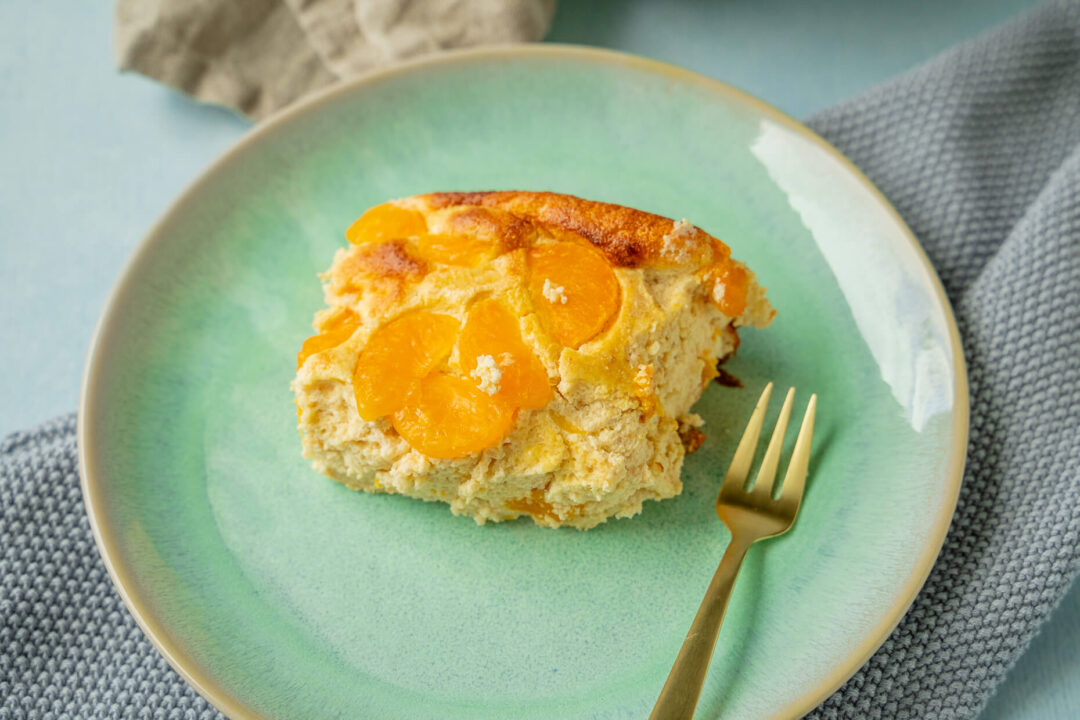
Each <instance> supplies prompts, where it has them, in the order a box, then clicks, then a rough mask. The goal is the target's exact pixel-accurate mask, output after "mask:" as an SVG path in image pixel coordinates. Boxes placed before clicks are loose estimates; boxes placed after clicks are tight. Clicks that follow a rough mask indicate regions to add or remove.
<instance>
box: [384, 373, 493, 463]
mask: <svg viewBox="0 0 1080 720" xmlns="http://www.w3.org/2000/svg"><path fill="white" fill-rule="evenodd" d="M391 419H392V421H393V423H394V429H395V430H397V431H398V434H399V435H401V437H403V438H405V440H406V442H408V443H409V445H411V446H412V447H413V448H415V449H416V450H419V451H420V452H422V453H423V454H425V455H427V456H428V457H433V458H443V459H449V458H459V457H465V456H466V455H471V454H472V453H475V452H479V451H481V450H484V449H486V448H489V447H491V446H492V445H495V444H496V443H498V442H499V440H501V439H502V438H503V436H504V435H506V433H507V432H509V430H510V426H511V425H513V423H514V410H513V408H512V407H510V406H509V405H507V404H506V403H504V402H503V401H501V400H499V399H498V398H495V397H492V396H490V395H488V394H486V393H484V392H481V391H480V390H479V389H478V388H477V387H476V384H475V383H474V382H473V381H472V380H471V379H465V378H461V377H456V376H454V375H447V374H445V373H440V372H437V373H432V374H431V375H428V376H427V377H426V378H424V379H423V380H421V381H420V383H419V384H418V385H417V386H416V388H415V389H414V390H413V392H412V393H411V395H410V396H409V399H408V401H407V402H406V403H405V405H404V407H402V408H401V409H400V410H398V411H396V412H395V413H394V414H393V416H392V418H391Z"/></svg>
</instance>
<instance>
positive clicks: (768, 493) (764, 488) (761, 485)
mask: <svg viewBox="0 0 1080 720" xmlns="http://www.w3.org/2000/svg"><path fill="white" fill-rule="evenodd" d="M794 401H795V388H789V389H788V391H787V397H785V398H784V406H783V407H782V408H780V415H779V416H778V417H777V418H776V427H775V428H773V434H772V437H771V438H769V447H768V448H766V449H765V457H764V458H762V460H761V469H760V470H758V474H757V477H756V478H755V479H754V488H753V489H754V492H757V493H760V494H761V495H764V496H765V497H772V490H773V480H775V479H776V466H777V464H779V462H780V450H781V449H782V447H783V445H784V434H785V433H787V426H788V420H789V419H790V418H791V404H792V403H793V402H794Z"/></svg>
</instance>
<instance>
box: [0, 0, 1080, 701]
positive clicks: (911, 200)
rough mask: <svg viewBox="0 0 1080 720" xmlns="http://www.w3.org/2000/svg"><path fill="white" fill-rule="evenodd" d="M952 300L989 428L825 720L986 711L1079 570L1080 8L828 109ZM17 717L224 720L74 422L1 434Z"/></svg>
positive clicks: (7, 607) (0, 649) (1048, 11)
mask: <svg viewBox="0 0 1080 720" xmlns="http://www.w3.org/2000/svg"><path fill="white" fill-rule="evenodd" d="M811 125H812V126H813V127H814V128H815V129H817V130H818V131H819V132H820V133H821V134H823V135H824V136H825V137H826V138H828V139H829V140H831V141H832V142H833V143H834V144H835V145H837V147H839V148H840V149H841V150H842V151H844V152H845V153H846V154H847V155H848V156H849V157H851V158H852V159H853V160H854V161H855V163H856V164H857V165H859V166H860V167H861V168H862V169H863V170H865V171H866V173H867V174H868V175H869V176H870V178H871V179H872V180H873V181H874V182H875V183H877V185H878V187H880V188H881V189H882V190H883V191H884V192H885V194H886V196H888V197H889V198H890V199H891V200H892V201H893V203H894V204H895V205H896V207H897V209H898V210H899V211H900V213H901V215H903V216H904V217H905V218H906V220H907V221H908V223H909V224H910V225H911V227H912V229H913V230H914V231H915V234H916V235H917V236H918V237H919V238H920V239H921V241H922V243H923V245H924V247H925V248H926V250H927V252H928V253H929V255H930V258H931V260H932V261H933V262H934V264H935V266H936V267H937V269H938V272H939V273H940V275H941V278H942V280H943V281H944V283H945V287H946V290H947V291H948V293H949V296H950V298H951V299H952V302H953V304H954V307H955V309H956V314H957V320H958V322H959V324H960V330H961V334H962V336H963V339H964V346H965V350H966V354H967V362H968V370H969V373H970V380H971V397H972V406H971V443H970V447H969V451H968V463H967V471H966V474H965V477H964V485H963V489H962V491H961V494H960V502H959V506H958V508H957V513H956V517H955V519H954V520H953V524H952V528H951V530H950V531H949V536H948V539H947V540H946V543H945V547H944V550H943V551H942V553H941V556H940V558H939V559H938V562H937V564H936V565H935V567H934V570H933V572H932V573H931V575H930V578H929V580H928V581H927V584H926V586H925V588H924V589H923V591H922V593H921V594H920V595H919V597H918V599H917V600H916V601H915V604H914V606H913V607H912V609H911V610H910V612H908V614H907V615H906V616H905V618H904V620H903V621H902V622H901V624H900V626H899V627H898V628H897V629H896V631H895V632H894V633H893V634H892V635H891V636H890V637H889V639H888V640H887V641H886V642H885V644H884V645H883V646H882V647H881V649H880V650H879V651H878V652H877V653H876V654H875V655H874V656H873V658H871V660H870V661H869V662H868V663H867V664H866V666H864V667H863V668H862V669H861V670H860V671H859V672H858V673H857V674H856V675H855V676H854V677H853V678H852V679H851V680H850V681H849V682H848V683H847V684H846V685H844V686H843V687H842V688H841V689H840V690H839V691H837V692H836V694H835V695H833V696H832V697H831V698H829V699H828V700H827V701H826V702H825V703H824V704H823V705H822V706H821V707H820V708H818V709H817V710H816V711H814V713H812V717H814V718H890V719H892V718H897V719H902V718H913V719H914V718H920V719H921V718H962V717H972V716H974V715H975V714H976V713H977V712H978V711H979V710H980V709H981V708H982V706H983V704H984V703H985V702H986V700H987V698H988V697H989V696H990V694H991V693H992V692H993V691H994V689H995V687H997V685H998V684H999V683H1000V682H1001V680H1002V678H1003V676H1004V674H1005V672H1006V670H1007V669H1008V668H1009V667H1010V666H1011V665H1012V664H1013V663H1014V662H1015V661H1016V659H1017V658H1018V657H1019V656H1020V654H1021V653H1022V652H1023V650H1024V648H1025V647H1026V646H1027V644H1028V643H1029V641H1030V640H1031V638H1032V636H1033V635H1034V634H1035V633H1036V632H1037V630H1038V628H1039V626H1040V624H1041V623H1042V622H1043V621H1044V620H1045V619H1046V618H1047V616H1048V615H1049V613H1050V611H1051V610H1052V609H1053V607H1054V606H1055V605H1056V604H1057V602H1058V601H1059V600H1060V598H1061V597H1062V595H1063V594H1064V593H1065V591H1066V589H1067V588H1068V586H1069V584H1070V582H1071V580H1072V578H1073V577H1074V576H1075V575H1076V573H1077V570H1078V569H1080V410H1078V408H1080V5H1077V4H1072V5H1068V6H1065V5H1052V6H1046V7H1043V8H1040V9H1038V10H1036V11H1035V12H1033V13H1032V14H1030V15H1028V16H1026V17H1024V18H1022V19H1020V20H1018V21H1015V22H1013V23H1011V24H1009V25H1007V26H1005V27H1004V28H1002V29H1000V30H998V31H995V32H993V33H990V34H989V35H986V36H984V37H982V38H980V39H978V40H975V41H973V42H970V43H968V44H965V45H963V46H961V47H959V48H957V49H956V50H954V51H952V52H949V53H947V54H945V55H943V56H942V57H940V58H938V59H937V60H935V61H933V62H931V63H930V64H928V65H926V66H924V67H922V68H919V69H916V70H914V71H912V72H910V73H907V74H906V75H904V76H901V77H900V78H898V79H897V80H895V81H893V82H891V83H889V84H887V85H884V86H882V87H879V88H878V89H876V90H872V91H871V92H869V93H867V94H866V95H864V96H862V97H860V98H857V99H855V100H853V101H851V102H849V103H846V104H844V105H842V106H840V107H838V108H835V109H833V110H831V111H828V112H825V113H823V114H821V115H819V116H816V117H815V118H813V119H812V121H811ZM0 503H2V506H0V513H2V514H0V698H2V705H0V720H6V719H8V718H10V719H12V720H13V719H14V718H41V719H46V718H48V719H53V718H55V719H60V718H101V719H105V718H110V719H111V718H132V719H134V718H177V719H179V718H184V719H191V718H211V717H217V713H216V711H214V710H213V709H212V708H211V707H210V706H209V705H208V704H207V703H206V701H204V700H202V699H201V698H200V697H198V695H196V693H195V692H194V691H193V690H191V689H190V688H189V687H188V686H187V685H185V684H184V682H183V680H181V679H180V677H179V676H177V675H176V674H175V673H174V672H173V671H172V670H171V669H170V668H169V666H168V665H167V664H166V662H165V661H164V660H163V659H162V657H161V656H160V655H158V653H157V652H156V651H155V650H154V649H153V647H152V646H151V645H150V643H149V642H148V641H147V640H146V639H145V638H144V637H143V635H142V633H141V632H140V631H139V629H138V628H137V627H136V625H135V623H134V621H133V620H132V619H131V617H130V616H129V615H128V613H127V612H126V611H125V609H124V606H123V604H122V602H121V601H120V599H119V597H118V596H117V594H116V592H115V591H114V590H113V588H112V586H111V585H110V583H109V579H108V576H107V574H106V572H105V570H104V568H103V566H102V564H101V561H100V560H99V559H98V555H97V552H96V551H95V549H94V543H93V540H92V538H91V535H90V529H89V526H88V524H87V521H86V516H85V514H84V511H83V506H82V502H81V498H80V494H79V483H78V477H77V469H76V457H75V437H74V419H73V418H72V417H70V416H69V417H64V418H61V419H58V420H55V421H53V422H50V423H48V424H46V425H44V426H42V427H40V428H37V429H35V430H32V431H29V432H26V433H17V434H15V435H12V436H10V437H8V438H7V439H6V440H5V441H4V442H3V444H2V446H0Z"/></svg>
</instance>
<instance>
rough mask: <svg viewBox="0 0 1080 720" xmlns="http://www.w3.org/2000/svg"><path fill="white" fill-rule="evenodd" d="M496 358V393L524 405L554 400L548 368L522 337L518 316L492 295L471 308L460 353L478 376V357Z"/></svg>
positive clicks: (471, 373)
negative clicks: (497, 377)
mask: <svg viewBox="0 0 1080 720" xmlns="http://www.w3.org/2000/svg"><path fill="white" fill-rule="evenodd" d="M483 356H488V357H489V358H491V359H490V360H488V361H487V363H488V364H489V365H490V363H491V362H492V361H494V365H495V366H496V368H497V370H498V373H499V379H498V390H497V391H496V392H495V393H493V395H494V396H495V397H497V398H499V399H500V400H502V401H503V402H505V403H507V404H509V405H513V406H516V407H522V408H534V409H535V408H542V407H544V406H545V405H547V404H548V402H549V401H550V400H551V386H550V384H549V383H548V376H547V371H545V370H544V366H543V364H541V362H540V359H539V358H537V357H536V355H535V354H533V352H532V350H530V349H529V347H528V346H527V345H526V344H525V342H524V341H523V340H522V339H521V330H520V328H519V326H518V321H517V318H516V317H514V315H513V314H511V312H510V310H508V309H507V308H506V306H505V305H503V303H501V302H500V301H498V300H495V299H493V298H489V299H487V300H481V301H480V302H478V303H476V304H475V305H473V306H472V308H471V309H470V310H469V316H468V317H467V318H466V319H465V327H464V328H463V329H462V331H461V338H460V339H459V340H458V357H459V358H460V360H461V367H462V369H463V370H464V371H465V374H466V375H469V376H471V377H473V378H474V379H477V380H479V378H478V375H480V374H481V372H482V370H483V369H482V368H481V369H479V370H478V368H477V366H478V364H479V363H478V361H477V359H478V358H481V357H483Z"/></svg>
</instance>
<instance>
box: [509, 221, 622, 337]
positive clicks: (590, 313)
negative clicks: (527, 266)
mask: <svg viewBox="0 0 1080 720" xmlns="http://www.w3.org/2000/svg"><path fill="white" fill-rule="evenodd" d="M529 260H530V263H531V274H530V276H529V292H530V294H531V295H532V299H533V306H534V307H535V308H536V311H537V314H538V315H539V316H540V320H541V322H543V324H544V326H545V327H546V328H547V330H548V332H549V333H551V337H552V338H553V339H554V340H555V341H556V342H558V343H559V344H561V345H564V346H566V347H570V348H577V347H579V346H580V345H581V344H582V343H584V342H585V341H587V340H590V339H592V338H593V337H595V336H596V335H597V334H598V333H600V332H601V331H602V330H603V329H604V328H605V327H607V325H608V323H609V322H610V320H611V318H612V317H614V315H615V313H616V312H617V311H618V309H619V303H620V297H619V281H618V280H617V279H616V277H615V271H614V270H612V269H611V266H610V265H609V264H608V262H607V260H605V259H604V256H602V255H601V254H600V253H598V252H597V251H595V250H593V249H592V248H589V247H586V246H585V245H580V244H577V243H573V242H558V243H554V244H551V245H541V246H540V247H536V248H533V249H532V250H531V251H530V252H529Z"/></svg>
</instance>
